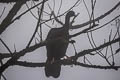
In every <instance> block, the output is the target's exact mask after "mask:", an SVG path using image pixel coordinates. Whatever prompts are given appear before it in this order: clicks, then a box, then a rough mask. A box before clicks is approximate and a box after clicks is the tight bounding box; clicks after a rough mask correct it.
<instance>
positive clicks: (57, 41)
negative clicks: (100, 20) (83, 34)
mask: <svg viewBox="0 0 120 80" xmlns="http://www.w3.org/2000/svg"><path fill="white" fill-rule="evenodd" d="M72 16H75V13H74V12H73V11H69V12H68V13H67V14H66V16H65V24H64V25H63V27H60V28H52V29H51V30H50V31H49V33H48V35H47V38H46V40H48V41H50V42H48V44H47V45H46V49H47V60H46V64H47V65H46V66H45V74H46V76H47V77H49V76H53V77H54V78H57V77H59V76H60V71H61V65H60V64H54V62H55V61H58V60H60V59H61V58H62V57H64V56H65V53H66V50H67V47H68V44H69V24H70V18H71V17H72Z"/></svg>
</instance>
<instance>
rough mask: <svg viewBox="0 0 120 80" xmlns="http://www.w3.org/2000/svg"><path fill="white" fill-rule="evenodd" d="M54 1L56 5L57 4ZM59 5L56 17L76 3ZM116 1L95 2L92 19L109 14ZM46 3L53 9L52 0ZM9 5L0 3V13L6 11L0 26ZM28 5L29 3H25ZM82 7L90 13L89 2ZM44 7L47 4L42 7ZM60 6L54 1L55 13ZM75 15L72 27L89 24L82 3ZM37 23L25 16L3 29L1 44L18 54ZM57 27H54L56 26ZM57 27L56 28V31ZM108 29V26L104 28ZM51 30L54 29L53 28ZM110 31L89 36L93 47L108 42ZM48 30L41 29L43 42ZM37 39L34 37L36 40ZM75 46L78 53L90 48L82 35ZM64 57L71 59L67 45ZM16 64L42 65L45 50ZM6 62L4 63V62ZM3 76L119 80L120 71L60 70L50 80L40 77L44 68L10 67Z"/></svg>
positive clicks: (68, 0)
mask: <svg viewBox="0 0 120 80" xmlns="http://www.w3.org/2000/svg"><path fill="white" fill-rule="evenodd" d="M57 1H58V2H57ZM63 1H64V2H63V4H62V7H61V10H60V13H63V12H65V11H66V10H68V9H69V8H70V7H71V6H72V5H74V3H75V2H76V1H77V0H63ZM118 1H119V0H97V2H96V8H95V17H98V16H100V15H102V14H104V13H105V12H107V11H108V10H110V9H111V8H112V7H113V6H115V5H116V4H117V2H118ZM47 3H49V4H50V6H53V0H49V1H48V2H47ZM13 4H14V3H12V4H1V3H0V7H1V8H0V13H1V12H2V10H3V8H4V6H5V7H6V10H5V13H4V15H3V16H2V18H1V19H0V22H2V20H3V19H4V18H5V16H6V15H7V13H8V12H9V10H10V9H11V8H12V5H13ZM28 4H30V2H28ZM86 4H87V6H88V8H89V9H90V0H86ZM46 5H47V4H46ZM59 5H60V0H56V5H55V12H56V13H57V10H58V8H59ZM25 10H27V8H26V6H25V5H24V6H23V7H22V9H21V10H20V12H19V13H18V14H17V15H19V14H20V13H22V12H24V11H25ZM45 10H49V8H48V6H45ZM73 11H75V13H76V14H77V13H80V14H79V16H78V17H77V18H76V19H75V23H74V25H76V24H81V23H83V22H86V21H88V20H89V17H88V14H87V12H86V9H85V7H84V4H83V2H82V1H81V3H80V5H79V6H77V7H75V8H73ZM33 12H34V14H37V11H36V9H34V10H33ZM119 13H120V10H119V9H117V10H116V11H114V12H113V13H112V14H110V15H109V16H108V17H106V18H105V19H104V20H102V21H100V24H101V25H102V24H104V23H105V22H107V21H109V20H111V19H112V18H114V17H115V16H117V15H118V14H119ZM61 19H62V22H64V16H63V17H62V18H61ZM36 23H37V20H36V19H35V18H34V17H33V16H32V15H31V14H30V13H27V14H25V15H24V16H23V17H21V18H20V20H18V21H16V22H15V23H13V24H12V25H10V27H9V28H7V29H6V30H5V31H4V32H3V34H2V35H0V37H1V38H2V39H3V40H4V41H5V43H6V44H7V45H8V46H9V47H10V49H11V50H12V51H14V45H15V46H16V50H17V51H20V50H22V49H24V48H25V46H26V44H27V43H28V41H29V39H30V38H31V35H32V33H33V32H34V29H35V27H36ZM56 24H57V23H56ZM59 26H61V25H59V24H57V27H59ZM108 26H110V25H108ZM52 27H56V25H53V26H52ZM110 29H114V27H106V28H104V29H101V30H100V31H98V32H95V34H93V36H94V39H95V41H96V43H97V45H100V44H102V43H103V42H104V39H108V35H109V34H108V33H109V32H110ZM49 30H50V28H48V27H46V26H43V39H45V38H46V35H47V33H48V31H49ZM77 31H79V30H73V31H71V32H70V33H71V34H72V32H73V33H74V32H77ZM36 37H37V36H36ZM73 39H75V40H76V43H75V46H76V49H77V51H78V52H80V51H82V50H84V49H89V48H91V46H90V43H89V41H88V38H87V36H86V35H80V36H78V37H76V38H73ZM0 52H7V50H6V49H5V47H3V45H2V43H0ZM67 55H69V56H70V55H74V49H73V47H72V45H69V47H68V50H67ZM19 60H21V61H28V62H45V61H46V49H45V47H41V48H39V49H37V50H35V51H34V52H31V53H29V54H26V55H25V56H23V57H21V58H20V59H19ZM5 61H7V59H4V62H5ZM116 61H117V63H118V64H119V65H120V55H119V56H118V57H117V60H116ZM93 62H95V63H98V64H99V63H100V64H106V63H105V62H104V61H101V58H99V57H97V56H96V57H94V58H93ZM4 75H5V76H6V78H7V80H119V79H120V70H118V71H115V70H100V69H90V68H84V67H81V66H73V67H71V66H62V70H61V75H60V77H59V78H57V79H54V78H52V77H50V78H47V77H46V76H45V74H44V68H41V67H36V68H29V67H22V66H11V67H9V68H8V69H6V70H5V72H4Z"/></svg>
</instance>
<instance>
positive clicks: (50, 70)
mask: <svg viewBox="0 0 120 80" xmlns="http://www.w3.org/2000/svg"><path fill="white" fill-rule="evenodd" d="M60 71H61V65H60V64H55V63H48V64H47V65H46V66H45V75H46V76H47V77H50V76H52V77H54V78H58V77H59V76H60Z"/></svg>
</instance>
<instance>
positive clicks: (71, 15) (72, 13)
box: [66, 11, 75, 18]
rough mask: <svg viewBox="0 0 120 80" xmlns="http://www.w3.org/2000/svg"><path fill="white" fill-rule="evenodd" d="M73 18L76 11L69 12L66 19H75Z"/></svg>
mask: <svg viewBox="0 0 120 80" xmlns="http://www.w3.org/2000/svg"><path fill="white" fill-rule="evenodd" d="M73 16H75V12H74V11H69V12H68V13H67V15H66V17H69V18H70V17H73Z"/></svg>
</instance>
